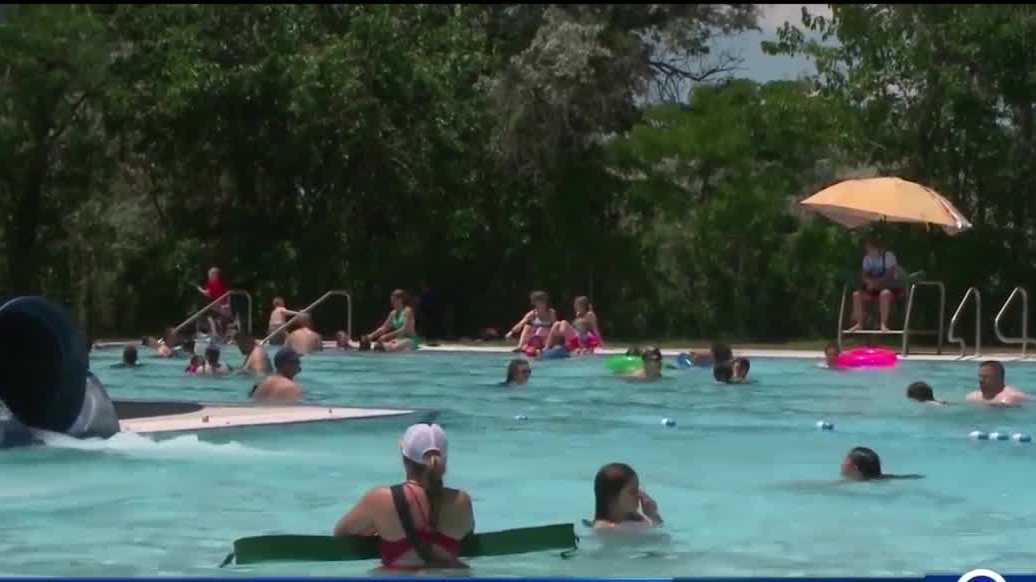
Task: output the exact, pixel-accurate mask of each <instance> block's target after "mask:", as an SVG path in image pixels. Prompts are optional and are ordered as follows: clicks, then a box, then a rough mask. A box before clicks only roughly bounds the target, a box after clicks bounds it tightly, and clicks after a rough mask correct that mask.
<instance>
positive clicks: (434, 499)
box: [333, 424, 475, 569]
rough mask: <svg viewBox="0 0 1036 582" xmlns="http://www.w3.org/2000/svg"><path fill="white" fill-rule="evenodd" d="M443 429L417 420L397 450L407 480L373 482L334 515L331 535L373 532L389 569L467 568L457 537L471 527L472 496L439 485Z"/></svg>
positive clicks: (443, 459) (443, 464) (443, 460)
mask: <svg viewBox="0 0 1036 582" xmlns="http://www.w3.org/2000/svg"><path fill="white" fill-rule="evenodd" d="M446 449H447V441H446V432H445V431H443V429H442V427H440V426H439V425H437V424H430V425H429V424H415V425H413V426H411V427H410V428H408V429H407V430H406V432H405V433H403V438H402V439H400V441H399V450H400V453H401V454H402V457H403V469H404V471H405V472H406V481H404V482H403V483H401V484H399V485H394V486H391V487H375V488H374V489H371V490H370V491H368V492H367V493H366V494H365V495H364V496H363V497H362V498H361V499H360V501H359V502H358V503H357V504H356V505H355V506H354V507H353V508H352V509H351V510H350V511H349V513H347V514H345V515H344V516H342V517H341V519H339V520H338V523H336V524H335V527H334V530H333V535H334V536H336V537H345V536H354V535H368V536H369V535H376V536H378V537H380V538H381V543H380V544H379V550H380V552H381V563H382V565H384V567H386V568H391V569H419V568H467V567H468V566H467V565H466V564H464V563H463V562H461V561H460V560H459V559H458V558H457V556H458V555H459V554H460V549H461V544H460V542H461V540H463V539H464V538H465V537H467V536H468V535H469V534H471V532H472V531H474V529H475V514H474V511H473V509H472V507H471V497H470V496H469V495H468V494H467V493H465V492H464V491H461V490H459V489H451V488H449V487H445V486H444V485H443V477H444V476H445V475H446Z"/></svg>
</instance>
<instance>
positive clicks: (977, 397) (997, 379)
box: [967, 360, 1029, 406]
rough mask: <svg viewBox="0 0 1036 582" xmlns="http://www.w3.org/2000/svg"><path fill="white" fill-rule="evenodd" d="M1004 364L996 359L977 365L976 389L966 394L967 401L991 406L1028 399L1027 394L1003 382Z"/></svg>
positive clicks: (1015, 403)
mask: <svg viewBox="0 0 1036 582" xmlns="http://www.w3.org/2000/svg"><path fill="white" fill-rule="evenodd" d="M1005 375H1006V373H1005V372H1004V365H1003V364H1001V363H1000V362H998V361H996V360H988V361H985V362H982V363H981V364H979V366H978V390H975V391H973V392H971V393H969V394H968V396H967V399H968V401H969V402H981V403H984V404H990V405H993V406H1014V405H1018V404H1021V403H1022V402H1024V401H1026V400H1029V395H1028V394H1026V393H1025V392H1022V391H1021V390H1018V389H1017V388H1015V387H1013V386H1008V385H1006V384H1005V383H1004V382H1005V380H1006V378H1005Z"/></svg>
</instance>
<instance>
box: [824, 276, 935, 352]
mask: <svg viewBox="0 0 1036 582" xmlns="http://www.w3.org/2000/svg"><path fill="white" fill-rule="evenodd" d="M924 287H929V288H933V289H936V290H937V291H938V292H939V329H937V330H916V329H910V319H911V316H913V314H914V298H915V295H916V293H917V290H918V289H921V288H924ZM848 296H849V285H848V284H846V285H843V286H842V304H841V306H839V308H838V349H839V350H841V349H842V336H844V335H869V336H875V335H898V336H902V337H903V355H904V356H906V355H909V354H910V336H911V335H934V336H936V338H937V341H938V344H937V348H936V349H937V353H939V354H942V345H943V326H944V324H945V322H946V286H945V285H943V284H942V282H941V281H914V282H913V283H911V284H910V294H909V295H908V296H907V305H906V315H905V316H904V318H903V329H900V330H889V331H878V330H870V329H860V330H857V331H848V330H846V329H845V302H846V297H848Z"/></svg>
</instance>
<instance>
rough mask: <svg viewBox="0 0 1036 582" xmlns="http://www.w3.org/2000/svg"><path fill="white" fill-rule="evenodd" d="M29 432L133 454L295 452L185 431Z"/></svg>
mask: <svg viewBox="0 0 1036 582" xmlns="http://www.w3.org/2000/svg"><path fill="white" fill-rule="evenodd" d="M33 433H34V435H35V436H36V437H37V438H38V439H40V440H41V441H43V443H44V444H45V445H47V446H48V447H53V448H57V449H72V450H78V451H101V452H112V453H117V454H123V455H128V456H134V457H166V458H169V457H174V458H201V457H206V456H213V455H218V456H221V457H233V458H242V457H250V458H254V457H256V456H283V455H296V454H297V453H294V452H287V451H283V452H282V451H267V450H263V449H255V448H251V447H247V446H245V445H242V444H241V443H238V442H235V441H231V442H229V443H210V442H206V441H203V440H200V439H199V438H198V435H196V434H186V435H180V436H176V437H173V438H168V439H161V440H157V439H154V438H152V437H150V436H146V435H141V434H137V433H132V432H120V433H117V434H115V435H114V436H112V437H111V438H108V439H101V438H91V439H77V438H73V437H70V436H67V435H64V434H61V433H56V432H50V431H43V430H34V431H33Z"/></svg>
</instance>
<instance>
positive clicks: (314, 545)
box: [227, 523, 578, 564]
mask: <svg viewBox="0 0 1036 582" xmlns="http://www.w3.org/2000/svg"><path fill="white" fill-rule="evenodd" d="M577 544H578V538H577V537H576V532H575V526H573V525H572V524H571V523H562V524H556V525H545V526H539V527H524V528H518V529H508V530H503V531H495V532H487V533H481V534H472V535H469V536H468V537H466V538H464V539H463V540H461V543H460V555H461V556H462V557H467V558H473V557H476V556H503V555H507V554H526V553H530V552H542V551H544V550H571V549H574V548H576V547H577ZM231 556H232V557H233V560H234V561H235V562H236V563H238V564H254V563H256V562H272V561H306V562H329V561H334V562H340V561H350V560H374V559H377V558H380V557H381V553H380V552H379V551H378V538H377V537H371V536H350V537H340V538H339V537H332V536H314V535H268V536H254V537H249V538H241V539H239V540H237V541H235V542H234V553H233V554H231ZM231 556H228V560H227V561H228V562H229V561H230V559H231Z"/></svg>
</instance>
